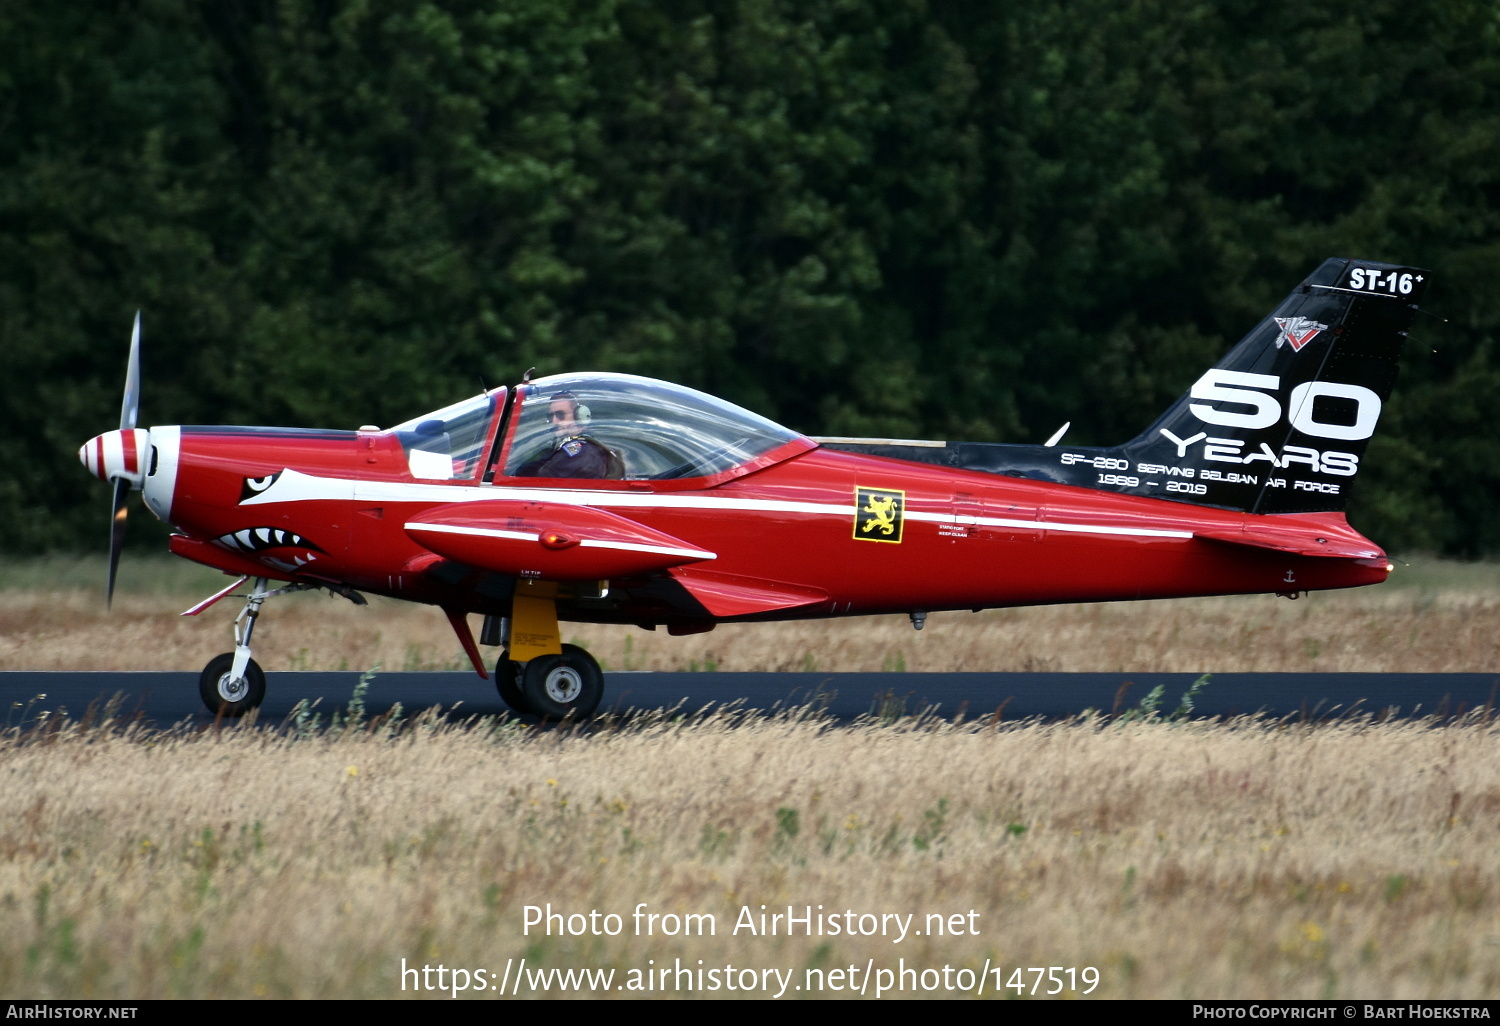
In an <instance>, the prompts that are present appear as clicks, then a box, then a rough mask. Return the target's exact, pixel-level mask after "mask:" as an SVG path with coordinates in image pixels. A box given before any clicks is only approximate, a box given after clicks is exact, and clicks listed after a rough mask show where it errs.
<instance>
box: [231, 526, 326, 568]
mask: <svg viewBox="0 0 1500 1026" xmlns="http://www.w3.org/2000/svg"><path fill="white" fill-rule="evenodd" d="M214 544H215V545H218V546H220V547H221V548H225V549H228V550H229V551H230V552H248V553H251V554H252V555H254V554H258V553H261V552H267V551H269V550H271V549H307V550H308V551H310V552H322V551H323V550H322V549H321V548H319V547H318V546H317V545H314V544H313V543H312V542H310V541H308V540H307V539H306V538H304V537H302V536H301V535H300V534H297V533H296V532H294V531H283V530H282V529H281V528H279V527H247V528H245V529H244V530H243V531H235V532H233V533H232V534H221V535H220V536H219V537H217V538H215V539H214ZM304 562H305V561H304Z"/></svg>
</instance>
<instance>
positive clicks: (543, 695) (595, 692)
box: [495, 645, 604, 720]
mask: <svg viewBox="0 0 1500 1026" xmlns="http://www.w3.org/2000/svg"><path fill="white" fill-rule="evenodd" d="M495 687H496V690H498V691H499V692H500V698H501V700H502V701H503V702H505V704H506V705H508V706H510V707H511V708H512V709H514V710H515V711H516V712H518V713H525V714H529V715H532V716H541V717H543V718H545V719H549V720H561V719H564V718H567V717H571V718H573V719H574V720H583V719H587V718H588V717H590V716H592V715H593V714H594V710H595V709H597V708H599V702H600V700H601V699H602V698H603V697H604V671H603V670H601V669H600V668H599V662H598V660H596V659H595V658H594V657H593V656H591V655H589V654H588V652H587V651H586V650H584V649H582V648H579V647H578V646H577V645H563V646H562V652H561V653H560V654H558V655H540V656H536V657H535V658H533V659H530V660H528V661H527V662H524V663H518V662H514V661H512V660H511V658H510V649H509V648H507V649H506V650H505V651H503V652H501V653H500V659H499V661H497V662H496V663H495Z"/></svg>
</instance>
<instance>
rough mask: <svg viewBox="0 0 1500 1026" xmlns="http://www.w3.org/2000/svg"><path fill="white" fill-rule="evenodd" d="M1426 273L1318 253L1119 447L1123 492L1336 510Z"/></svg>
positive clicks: (1269, 509) (1259, 508)
mask: <svg viewBox="0 0 1500 1026" xmlns="http://www.w3.org/2000/svg"><path fill="white" fill-rule="evenodd" d="M1429 278H1430V275H1429V274H1428V273H1427V272H1426V271H1422V270H1418V269H1417V268H1413V267H1396V266H1392V265H1390V264H1374V263H1369V262H1367V261H1361V260H1326V261H1324V263H1323V265H1322V266H1321V267H1319V268H1318V269H1317V270H1316V271H1315V272H1313V274H1312V275H1311V276H1309V277H1308V279H1307V280H1306V281H1304V282H1303V283H1302V284H1301V285H1299V286H1297V288H1296V289H1295V290H1294V291H1293V292H1292V294H1291V295H1290V296H1288V297H1287V298H1286V299H1285V300H1283V301H1282V303H1281V305H1280V306H1279V307H1277V308H1276V311H1275V312H1274V313H1273V314H1271V316H1269V317H1267V318H1266V319H1265V320H1263V321H1261V322H1260V324H1258V325H1257V326H1256V327H1255V329H1254V330H1253V331H1251V332H1250V333H1249V334H1248V335H1246V336H1245V337H1244V338H1243V339H1242V340H1241V341H1240V343H1239V345H1237V346H1235V347H1234V348H1233V349H1231V350H1230V351H1229V354H1228V355H1227V356H1225V357H1224V359H1223V360H1221V361H1219V364H1218V366H1216V367H1214V368H1213V369H1212V370H1210V371H1208V372H1207V373H1206V374H1204V375H1203V376H1202V377H1201V378H1199V379H1198V380H1197V381H1196V382H1195V383H1194V384H1193V387H1192V388H1191V389H1190V390H1189V391H1188V393H1187V394H1186V395H1184V396H1183V397H1182V398H1181V399H1179V400H1177V402H1176V403H1175V404H1174V405H1173V406H1172V408H1171V409H1169V410H1168V411H1167V412H1166V413H1165V414H1163V415H1162V417H1161V418H1160V419H1159V420H1157V422H1156V423H1155V424H1152V425H1151V427H1149V428H1148V429H1147V430H1146V431H1145V432H1144V433H1143V434H1141V435H1140V436H1139V437H1138V438H1136V439H1135V440H1134V441H1131V442H1129V443H1127V444H1126V445H1124V446H1121V447H1120V450H1119V452H1120V458H1121V459H1123V460H1125V461H1127V462H1128V464H1129V467H1128V469H1127V470H1125V471H1124V472H1122V473H1121V474H1120V475H1117V477H1116V480H1118V478H1119V477H1125V478H1133V479H1136V482H1135V483H1132V484H1131V485H1129V486H1127V487H1124V488H1121V489H1120V490H1123V491H1131V492H1136V493H1138V494H1146V495H1156V496H1160V497H1162V498H1175V499H1183V500H1186V501H1189V502H1198V503H1203V504H1205V505H1211V506H1220V507H1228V508H1231V509H1240V510H1244V511H1246V512H1249V513H1309V512H1315V511H1328V510H1342V509H1343V508H1344V499H1345V493H1346V491H1347V488H1348V485H1349V482H1351V481H1352V480H1353V479H1354V477H1355V475H1356V474H1357V473H1358V472H1359V463H1360V460H1361V459H1362V458H1363V457H1364V454H1365V447H1366V446H1367V445H1368V444H1369V440H1370V436H1371V435H1372V434H1374V432H1375V424H1376V422H1377V421H1378V420H1379V417H1380V409H1381V406H1382V405H1383V404H1384V403H1385V401H1386V400H1387V399H1388V398H1390V394H1391V386H1392V385H1394V384H1395V381H1396V359H1397V357H1398V356H1399V355H1400V353H1401V345H1402V343H1403V342H1405V340H1406V332H1407V328H1408V327H1409V326H1410V325H1411V321H1412V317H1413V316H1414V313H1415V310H1416V306H1417V304H1418V303H1419V302H1420V301H1421V298H1422V295H1423V293H1424V292H1425V291H1426V288H1427V284H1428V281H1429ZM1090 469H1094V468H1092V467H1091V468H1090ZM1077 483H1079V484H1083V483H1085V482H1083V481H1079V482H1077ZM1100 484H1103V485H1104V487H1108V484H1106V483H1105V482H1104V481H1100V482H1096V483H1095V486H1098V485H1100ZM1111 490H1113V489H1111Z"/></svg>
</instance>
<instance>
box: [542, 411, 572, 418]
mask: <svg viewBox="0 0 1500 1026" xmlns="http://www.w3.org/2000/svg"><path fill="white" fill-rule="evenodd" d="M547 419H548V420H572V419H573V411H572V410H548V411H547Z"/></svg>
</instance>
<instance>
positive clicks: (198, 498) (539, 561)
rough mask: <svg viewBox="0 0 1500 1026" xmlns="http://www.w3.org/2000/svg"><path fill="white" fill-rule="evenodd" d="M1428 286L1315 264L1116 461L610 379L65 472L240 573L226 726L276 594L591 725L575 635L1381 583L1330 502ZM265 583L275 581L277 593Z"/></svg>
mask: <svg viewBox="0 0 1500 1026" xmlns="http://www.w3.org/2000/svg"><path fill="white" fill-rule="evenodd" d="M1428 277H1429V276H1428V274H1427V272H1425V271H1422V270H1419V269H1416V268H1408V267H1397V266H1391V265H1387V264H1376V263H1369V262H1366V261H1355V260H1342V259H1334V260H1328V261H1326V262H1325V263H1324V264H1323V265H1322V266H1321V267H1319V268H1318V269H1317V270H1316V271H1315V272H1314V273H1313V274H1312V275H1311V276H1310V277H1309V278H1308V279H1307V280H1306V281H1304V282H1303V283H1302V284H1301V285H1299V286H1298V287H1297V288H1296V289H1295V290H1294V291H1293V292H1292V294H1291V295H1290V296H1289V297H1287V299H1286V300H1285V301H1283V302H1282V303H1281V305H1280V306H1279V307H1278V308H1277V309H1276V311H1275V312H1274V313H1273V314H1272V315H1271V316H1269V317H1267V318H1266V319H1265V320H1263V321H1262V322H1261V323H1260V324H1259V325H1258V326H1257V327H1256V328H1255V329H1254V330H1252V331H1251V332H1250V333H1249V334H1248V335H1246V336H1245V338H1244V339H1243V340H1242V341H1240V343H1239V344H1238V345H1236V346H1235V347H1234V348H1233V349H1232V350H1230V352H1229V353H1228V355H1227V356H1225V357H1224V359H1223V360H1222V361H1221V362H1220V363H1219V364H1218V365H1217V366H1216V367H1214V368H1212V369H1210V370H1209V371H1207V372H1206V373H1205V374H1204V375H1203V376H1202V377H1200V378H1199V379H1198V380H1197V381H1196V382H1194V383H1193V385H1192V387H1191V388H1190V389H1189V391H1188V392H1187V394H1186V395H1184V396H1183V397H1182V398H1181V399H1179V400H1178V401H1177V402H1176V403H1175V404H1174V405H1173V406H1172V407H1171V408H1170V409H1168V410H1167V412H1166V413H1165V414H1163V415H1162V416H1161V417H1160V418H1159V419H1158V420H1157V421H1156V423H1154V424H1152V425H1151V426H1150V427H1149V428H1147V429H1146V431H1145V432H1143V433H1142V434H1141V435H1140V436H1138V437H1137V438H1135V439H1134V440H1133V441H1130V442H1127V443H1126V444H1124V445H1121V446H1118V447H1114V448H1084V447H1079V446H1069V445H1063V444H1058V440H1059V436H1060V435H1061V432H1059V433H1058V435H1055V436H1054V437H1053V438H1052V439H1051V440H1050V441H1049V442H1048V443H1047V444H1045V445H994V444H977V443H954V442H934V441H912V440H892V439H869V438H816V439H815V438H808V437H806V436H803V435H800V434H798V433H797V432H795V431H791V430H788V429H787V428H784V427H781V426H779V425H777V424H774V423H772V422H771V421H769V420H766V419H764V418H762V417H759V416H757V415H755V414H753V413H750V412H748V411H746V410H743V409H740V408H739V407H736V406H734V405H732V404H730V403H727V402H724V401H722V400H719V399H716V398H714V397H712V396H709V395H705V394H703V393H701V392H697V391H694V390H692V389H690V388H684V387H682V386H679V385H673V384H668V383H666V382H662V381H654V380H651V379H647V378H641V377H634V376H631V375H626V374H607V373H594V374H565V375H558V376H555V377H547V378H541V379H538V380H535V381H532V380H523V381H522V382H521V383H520V384H519V385H516V386H515V387H512V388H502V389H497V390H495V391H493V392H486V393H485V394H483V395H479V396H476V397H474V398H472V399H468V400H465V401H464V402H460V403H456V404H454V405H452V406H449V407H446V408H444V409H441V410H438V411H436V412H435V413H430V414H427V415H426V416H422V417H417V418H415V419H413V420H410V421H407V422H406V423H404V424H398V425H397V426H395V427H393V428H389V429H387V430H380V429H378V428H374V427H365V428H361V429H360V430H358V431H321V430H307V429H299V428H266V427H186V426H183V427H153V428H150V429H149V430H143V429H140V428H137V427H136V426H135V424H136V411H137V406H138V396H139V390H140V386H139V382H140V371H139V343H140V318H139V315H137V318H136V328H135V335H134V338H133V339H132V342H131V352H130V362H129V368H128V372H127V378H126V389H125V405H124V411H123V413H122V417H121V424H120V429H119V430H117V431H109V432H106V433H105V434H102V435H99V436H98V437H96V438H94V439H92V440H91V441H89V442H88V443H87V444H86V445H84V447H83V448H82V450H81V451H80V453H79V455H80V458H81V459H82V460H83V463H84V465H85V466H86V467H87V468H88V469H89V470H90V471H91V472H92V473H94V474H95V475H97V476H98V477H100V478H102V479H104V480H106V481H113V482H114V484H115V495H114V522H113V523H114V526H113V531H112V537H111V545H110V570H109V592H110V594H112V593H113V590H114V580H115V571H116V568H117V565H118V561H119V554H120V541H121V532H122V529H123V526H124V514H125V502H126V499H127V498H128V493H129V491H131V490H139V491H141V492H143V493H144V498H145V502H146V505H147V507H148V508H149V509H150V510H151V511H152V513H154V514H155V515H156V516H157V517H159V518H161V519H162V520H164V521H166V522H167V523H169V524H170V525H172V527H173V528H175V530H176V532H177V533H175V534H174V535H173V536H172V539H171V542H170V547H171V550H172V551H173V552H175V553H177V554H178V555H179V556H183V557H185V558H187V559H191V560H194V561H196V562H199V563H203V564H205V565H207V566H211V567H214V568H216V569H219V570H222V571H223V572H225V573H226V574H230V575H232V576H234V577H236V578H237V580H236V581H235V582H234V584H232V585H230V586H229V587H228V588H225V589H224V590H223V591H221V592H219V593H218V594H216V595H214V596H212V597H210V598H208V599H206V600H205V601H203V602H201V603H199V604H198V605H197V606H194V607H193V608H192V609H190V610H188V611H187V613H186V614H184V615H194V614H197V613H198V612H201V611H202V610H203V609H205V608H207V607H208V606H209V605H212V604H213V603H214V602H216V601H218V600H219V599H221V598H223V597H224V596H226V595H228V594H229V593H230V592H232V591H233V590H234V589H235V588H237V587H239V585H240V584H242V583H244V581H245V580H247V579H248V580H252V581H253V586H252V589H251V591H250V593H249V594H248V596H247V597H246V599H245V606H244V609H243V611H242V612H241V613H240V615H239V617H238V618H237V619H236V621H235V647H234V651H233V652H228V653H225V654H223V655H220V656H218V657H216V658H215V659H213V660H212V661H210V662H209V664H208V666H207V667H206V668H205V669H204V671H203V674H202V678H201V682H200V690H201V692H202V695H203V699H204V701H205V703H206V704H207V705H208V707H209V709H210V710H212V711H214V712H215V713H216V714H222V715H227V716H239V715H242V714H244V713H246V712H248V711H250V710H251V709H254V708H255V707H256V706H257V705H259V704H260V702H261V700H262V699H263V698H264V696H265V674H264V673H263V672H262V671H261V669H260V667H259V666H258V665H257V664H256V663H255V661H254V660H253V659H251V657H250V654H251V650H250V639H251V632H252V630H253V628H254V626H255V622H256V617H257V616H258V615H259V614H260V610H261V606H262V604H263V603H264V602H265V601H266V599H268V598H271V597H272V596H275V595H281V594H285V593H287V592H291V591H298V590H303V589H309V588H324V589H327V590H329V591H331V592H335V593H337V594H340V595H343V596H345V597H347V598H349V599H351V600H353V601H354V602H356V603H363V602H364V598H363V595H362V593H366V592H368V593H373V594H377V595H386V596H390V597H392V598H399V599H410V600H412V601H416V602H426V603H429V604H431V605H435V606H438V607H439V608H441V609H442V610H443V611H444V612H445V613H446V614H447V616H448V620H449V622H450V623H451V624H452V625H453V629H454V630H455V632H456V633H457V635H458V639H459V641H460V642H461V643H462V645H463V648H464V651H465V652H467V653H468V656H469V658H470V660H471V661H472V662H473V664H474V668H475V670H476V671H478V673H479V675H480V676H481V677H487V676H488V675H487V674H486V672H485V666H484V663H483V661H482V659H481V657H480V653H479V649H478V647H477V645H476V643H475V639H474V636H473V634H472V633H471V631H470V627H469V621H468V614H470V613H478V614H481V615H482V616H483V617H484V620H483V629H482V631H481V633H480V638H479V641H480V643H482V644H486V645H492V646H500V647H501V649H502V651H501V652H500V655H499V660H498V663H497V665H496V667H495V677H496V680H497V683H498V686H499V691H500V695H501V697H502V698H503V699H504V700H505V701H506V702H507V703H508V704H509V705H510V706H511V707H512V708H513V709H516V710H517V711H520V712H524V713H531V714H535V715H538V716H544V717H553V718H560V717H564V716H569V715H571V716H574V717H584V716H588V715H589V714H590V713H592V712H593V711H594V709H595V708H596V707H597V706H598V704H599V701H600V698H601V696H602V694H603V681H604V678H603V674H602V673H601V672H600V669H599V665H598V663H597V662H596V661H595V660H594V659H593V657H592V656H590V655H589V654H588V653H587V652H586V651H584V650H583V649H581V648H578V647H576V646H573V645H564V644H562V643H561V640H560V634H559V630H558V622H559V621H560V620H569V621H581V622H587V623H629V624H637V625H639V626H641V627H644V628H646V629H648V630H654V629H656V628H657V627H665V628H666V629H667V631H668V632H669V633H672V634H693V633H698V632H701V631H708V630H712V629H713V628H714V626H715V625H716V624H718V623H721V622H726V621H741V620H785V619H800V618H810V617H831V616H859V615H867V614H872V613H893V612H899V613H906V614H908V615H909V616H910V617H911V620H912V623H913V625H914V626H916V627H917V628H918V629H920V628H921V627H922V623H923V620H924V619H925V617H926V616H927V614H928V612H930V611H933V610H942V609H975V610H978V609H984V608H987V607H997V606H1018V605H1034V604H1041V603H1052V602H1098V601H1109V600H1116V599H1146V598H1167V597H1176V596H1191V595H1225V594H1241V593H1261V592H1264V593H1275V594H1280V595H1287V596H1291V597H1295V596H1296V595H1297V594H1298V593H1301V592H1306V591H1311V590H1314V589H1323V588H1347V587H1353V586H1356V585H1363V584H1374V583H1377V582H1379V581H1383V580H1385V578H1386V575H1387V574H1388V573H1389V572H1390V570H1391V565H1390V564H1389V563H1388V562H1387V560H1386V556H1385V553H1384V552H1382V551H1381V550H1380V548H1379V547H1377V546H1376V545H1375V544H1374V543H1372V542H1370V541H1369V540H1368V539H1366V538H1364V537H1363V536H1362V535H1360V534H1359V533H1358V532H1356V531H1354V530H1353V529H1352V528H1350V527H1349V525H1348V523H1347V522H1346V521H1345V519H1344V514H1343V509H1344V500H1345V496H1346V492H1347V489H1348V487H1349V485H1350V483H1351V482H1352V481H1353V480H1354V478H1355V476H1356V475H1357V473H1358V471H1359V467H1360V460H1361V459H1362V458H1363V456H1364V452H1365V447H1366V445H1367V443H1368V441H1369V438H1370V436H1371V434H1372V433H1373V432H1374V430H1375V424H1376V421H1377V420H1378V418H1379V416H1380V409H1381V405H1382V404H1383V403H1384V402H1385V401H1386V399H1387V398H1388V397H1389V395H1390V391H1391V386H1392V384H1393V382H1394V380H1395V376H1396V360H1397V356H1398V354H1399V352H1400V349H1401V344H1402V342H1403V340H1404V339H1405V336H1406V329H1407V327H1408V325H1409V324H1410V322H1411V319H1412V316H1413V312H1414V311H1415V309H1416V307H1417V304H1418V302H1419V301H1420V300H1421V297H1422V295H1423V293H1424V292H1425V290H1426V286H1427V283H1428ZM273 582H276V583H277V584H279V586H273Z"/></svg>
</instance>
